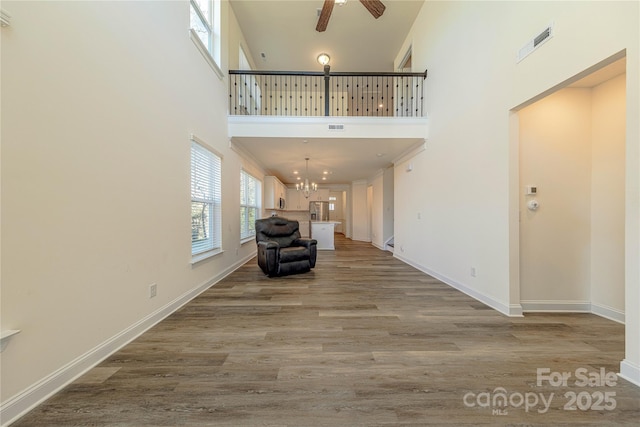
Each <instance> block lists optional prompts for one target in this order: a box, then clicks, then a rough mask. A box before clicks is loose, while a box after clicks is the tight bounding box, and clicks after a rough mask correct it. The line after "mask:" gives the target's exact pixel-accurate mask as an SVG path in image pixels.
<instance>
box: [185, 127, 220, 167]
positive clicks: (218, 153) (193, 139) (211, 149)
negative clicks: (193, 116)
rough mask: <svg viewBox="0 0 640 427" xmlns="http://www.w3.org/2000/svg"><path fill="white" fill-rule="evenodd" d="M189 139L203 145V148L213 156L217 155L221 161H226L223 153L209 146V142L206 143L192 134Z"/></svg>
mask: <svg viewBox="0 0 640 427" xmlns="http://www.w3.org/2000/svg"><path fill="white" fill-rule="evenodd" d="M189 139H190V140H191V141H195V142H197V143H198V144H200V145H202V146H203V147H205V148H206V149H207V150H209V151H211V152H212V153H213V154H215V155H216V156H218V157H220V160H221V161H222V160H224V156H223V155H222V153H220V152H219V151H218V150H216V149H215V148H213V147H212V146H211V144H208V143H207V142H205V141H204V140H202V139H200V138H198V137H197V136H195V135H194V134H192V133H190V134H189Z"/></svg>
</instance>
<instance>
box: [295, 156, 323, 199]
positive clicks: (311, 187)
mask: <svg viewBox="0 0 640 427" xmlns="http://www.w3.org/2000/svg"><path fill="white" fill-rule="evenodd" d="M305 160H306V161H307V175H306V176H305V178H304V182H299V183H297V184H296V190H298V191H302V194H303V195H304V197H305V199H308V198H309V196H310V195H311V193H313V192H315V191H318V184H316V183H315V182H312V183H309V158H308V157H305ZM299 178H300V177H298V179H299Z"/></svg>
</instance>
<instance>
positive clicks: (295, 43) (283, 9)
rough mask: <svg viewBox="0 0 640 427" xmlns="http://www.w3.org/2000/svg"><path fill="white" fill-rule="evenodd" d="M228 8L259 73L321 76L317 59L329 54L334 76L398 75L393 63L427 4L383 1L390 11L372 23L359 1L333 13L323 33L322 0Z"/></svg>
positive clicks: (245, 0)
mask: <svg viewBox="0 0 640 427" xmlns="http://www.w3.org/2000/svg"><path fill="white" fill-rule="evenodd" d="M230 3H231V7H232V8H233V11H234V12H235V14H236V17H237V18H238V22H239V24H240V27H241V28H242V33H243V34H244V36H245V39H246V40H247V43H248V44H249V49H250V50H251V53H252V55H253V60H254V62H255V66H256V68H257V69H259V70H277V71H322V66H321V65H319V64H318V63H317V62H316V58H317V57H318V54H320V53H322V52H326V53H328V54H329V56H330V57H331V63H330V65H331V69H332V71H394V70H393V61H394V59H395V57H396V55H398V53H399V50H400V48H401V47H402V43H403V41H404V39H405V38H406V36H407V34H408V32H409V29H410V28H411V25H412V24H413V21H414V20H415V18H416V16H417V14H418V12H419V11H420V8H421V7H422V4H423V3H424V2H423V0H383V3H384V5H385V6H386V10H385V11H384V14H383V15H382V16H381V17H380V18H378V19H374V18H373V16H371V14H370V13H369V12H368V11H367V9H365V7H364V6H363V5H362V4H360V2H359V1H358V0H349V1H347V3H346V4H345V5H343V6H338V5H336V6H335V7H334V8H333V13H332V15H331V19H330V21H329V25H328V27H327V30H326V31H324V32H322V33H319V32H317V31H316V29H315V28H316V23H317V21H318V12H317V11H318V9H321V8H322V5H323V3H324V1H323V0H289V1H272V0H230ZM262 54H264V59H263V58H262Z"/></svg>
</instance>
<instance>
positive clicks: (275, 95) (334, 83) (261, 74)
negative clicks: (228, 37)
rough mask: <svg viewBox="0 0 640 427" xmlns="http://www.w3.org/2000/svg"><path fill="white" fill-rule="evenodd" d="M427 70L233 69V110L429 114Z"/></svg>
mask: <svg viewBox="0 0 640 427" xmlns="http://www.w3.org/2000/svg"><path fill="white" fill-rule="evenodd" d="M426 77H427V72H426V71H425V72H424V73H346V72H343V73H340V72H338V73H332V72H328V71H327V70H325V72H324V73H322V72H288V71H240V70H229V114H231V115H252V116H291V117H312V116H356V117H385V116H388V117H422V116H424V106H423V101H424V95H423V91H424V80H425V79H426Z"/></svg>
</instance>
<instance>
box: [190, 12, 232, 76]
mask: <svg viewBox="0 0 640 427" xmlns="http://www.w3.org/2000/svg"><path fill="white" fill-rule="evenodd" d="M189 8H190V10H189V27H190V28H191V40H192V41H193V42H194V43H195V45H196V47H197V48H198V50H199V51H200V53H201V54H202V56H204V58H205V59H206V60H207V62H208V63H209V65H210V66H211V67H212V68H213V70H214V71H215V72H216V74H218V77H219V78H222V77H223V76H224V75H223V73H222V70H220V66H219V65H218V64H219V63H220V0H190V2H189Z"/></svg>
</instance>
